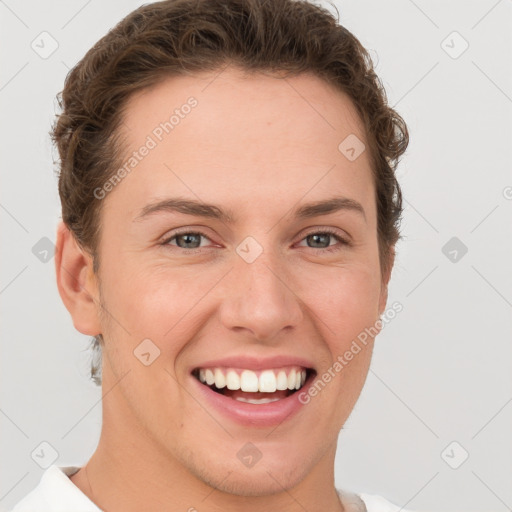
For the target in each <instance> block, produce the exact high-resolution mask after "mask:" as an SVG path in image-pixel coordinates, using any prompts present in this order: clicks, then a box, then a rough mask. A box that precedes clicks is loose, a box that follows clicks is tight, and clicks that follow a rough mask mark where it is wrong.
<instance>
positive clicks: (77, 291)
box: [55, 222, 101, 336]
mask: <svg viewBox="0 0 512 512" xmlns="http://www.w3.org/2000/svg"><path fill="white" fill-rule="evenodd" d="M92 265H93V261H92V257H91V256H90V255H89V254H88V253H87V252H85V251H83V250H82V249H81V248H80V247H79V245H78V244H77V242H76V240H75V237H74V236H73V234H72V233H71V232H70V231H69V229H68V227H67V226H66V225H65V224H64V222H60V223H59V226H58V228H57V242H56V247H55V271H56V274H57V288H58V289H59V294H60V297H61V299H62V302H64V305H65V306H66V309H67V310H68V311H69V313H70V314H71V318H72V319H73V325H74V326H75V329H77V330H78V331H79V332H81V333H82V334H87V335H90V336H96V335H97V334H100V333H101V324H100V321H99V318H100V316H99V312H100V303H99V294H98V289H99V288H98V281H97V277H96V275H95V274H94V272H93V266H92Z"/></svg>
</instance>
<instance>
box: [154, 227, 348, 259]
mask: <svg viewBox="0 0 512 512" xmlns="http://www.w3.org/2000/svg"><path fill="white" fill-rule="evenodd" d="M181 235H199V236H202V237H203V238H206V239H208V240H210V238H209V237H208V236H207V235H205V234H204V233H202V232H201V231H189V230H183V231H178V232H176V233H174V234H173V235H172V236H171V237H169V238H166V239H165V240H164V241H163V242H162V243H161V245H163V246H168V245H170V242H171V241H172V240H174V239H175V238H177V237H178V236H181ZM312 235H331V236H332V237H333V238H335V239H336V240H337V241H338V242H339V245H334V246H332V247H331V246H329V247H325V248H322V247H309V249H312V250H314V251H322V252H329V253H333V252H337V251H340V250H342V249H343V247H344V246H347V247H350V246H351V245H352V244H351V243H350V242H349V241H348V240H346V239H345V238H343V237H341V236H340V235H339V234H338V233H337V232H336V231H335V230H333V229H329V228H325V229H322V230H319V231H311V232H310V233H307V234H306V235H305V236H304V237H303V238H302V239H301V240H300V241H301V242H302V241H303V240H305V239H306V238H307V237H308V236H312ZM173 247H174V246H173ZM175 247H176V248H177V249H182V250H183V251H185V252H187V253H188V254H198V253H201V252H203V250H204V248H195V249H183V248H182V247H178V246H175Z"/></svg>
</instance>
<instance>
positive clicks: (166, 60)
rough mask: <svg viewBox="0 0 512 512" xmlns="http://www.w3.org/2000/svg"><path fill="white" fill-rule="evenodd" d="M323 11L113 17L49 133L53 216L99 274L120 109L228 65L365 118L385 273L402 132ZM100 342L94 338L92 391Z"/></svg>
mask: <svg viewBox="0 0 512 512" xmlns="http://www.w3.org/2000/svg"><path fill="white" fill-rule="evenodd" d="M336 12H337V15H338V19H336V18H335V17H334V16H333V14H331V13H330V12H329V11H328V10H326V9H325V8H323V7H321V6H319V5H316V4H314V3H312V2H309V1H305V0H166V1H162V2H156V3H152V4H147V5H144V6H142V7H140V8H138V9H136V10H135V11H133V12H131V13H130V14H129V15H128V16H126V17H125V18H124V19H122V20H121V21H120V22H119V23H118V24H117V25H116V26H115V27H114V28H112V29H111V30H110V31H109V32H108V33H107V34H106V35H105V36H104V37H103V38H101V39H100V40H99V41H98V42H97V43H96V44H95V45H94V46H93V47H92V48H91V49H90V50H89V51H88V52H87V53H86V55H85V56H84V57H83V58H82V59H81V60H80V61H79V62H78V63H77V64H76V65H75V66H74V67H73V69H72V70H71V71H70V72H69V73H68V75H67V77H66V80H65V84H64V89H63V91H62V92H61V93H59V94H58V95H57V99H58V103H59V107H60V109H61V113H60V115H57V118H56V120H55V123H54V125H53V127H52V132H51V135H52V139H53V142H54V143H55V144H56V146H57V148H58V151H59V157H60V169H59V195H60V199H61V203H62V219H63V222H64V223H65V224H66V225H67V227H68V228H69V229H70V231H71V232H72V233H73V235H74V237H75V239H76V241H77V243H78V244H79V245H80V246H81V247H82V248H83V249H85V250H87V251H88V252H89V253H90V254H91V255H92V257H93V262H94V270H95V271H97V270H98V269H99V259H98V254H97V244H98V240H99V233H100V210H101V204H102V201H101V200H100V199H98V198H97V197H96V196H95V194H94V190H95V189H97V187H101V186H102V185H103V184H104V183H105V181H106V180H108V179H109V178H110V177H112V176H113V174H114V173H115V172H116V169H117V168H118V167H119V165H120V164H121V162H122V160H121V158H122V155H123V150H124V148H123V141H122V139H121V137H120V130H119V128H120V125H121V122H122V115H123V108H124V107H125V106H126V103H127V100H128V98H130V96H131V95H132V94H134V93H135V92H136V91H140V90H142V89H145V88H148V87H151V86H153V85H156V84H158V83H159V82H161V81H163V80H165V79H167V78H169V77H172V76H180V75H186V74H193V73H194V72H202V71H216V70H220V69H222V68H223V67H224V66H226V65H228V64H233V65H235V66H238V67H240V68H241V69H243V70H245V71H248V72H261V73H270V74H274V75H275V76H294V75H295V76H296V75H299V74H300V73H310V74H314V75H316V76H318V77H320V78H322V79H323V80H325V81H326V82H327V83H329V84H331V85H333V86H334V87H335V89H337V90H339V91H342V92H344V93H345V94H347V95H348V96H349V97H350V99H351V101H352V102H353V104H354V105H355V107H356V108H357V111H358V113H359V115H360V116H361V120H362V121H363V124H364V127H365V132H366V137H367V142H368V146H369V155H370V161H371V167H372V174H373V182H374V184H375V190H376V198H377V199H376V201H377V205H376V206H377V231H378V233H377V236H378V245H379V258H380V265H381V272H382V273H383V275H385V274H388V273H389V272H390V271H391V268H390V264H389V261H390V260H389V256H390V254H391V252H392V251H394V246H395V244H396V242H397V241H398V239H399V238H401V236H400V231H399V227H400V221H401V216H402V194H401V190H400V186H399V184H398V181H397V179H396V176H395V170H396V166H397V164H398V161H399V158H400V157H401V155H402V154H403V153H404V152H405V150H406V148H407V146H408V143H409V135H408V130H407V126H406V124H405V122H404V120H403V119H402V118H401V117H400V115H398V113H397V112H395V111H394V110H393V109H392V108H391V107H390V106H388V102H387V97H386V92H385V90H384V87H383V85H382V82H381V81H380V79H379V78H378V76H377V75H376V73H375V71H374V66H373V62H372V59H371V57H370V55H369V53H368V52H367V50H366V49H365V48H364V47H363V46H362V45H361V43H360V42H359V40H358V39H357V38H356V37H355V36H354V35H353V34H352V33H351V32H349V31H348V30H347V29H346V28H344V27H343V26H341V25H340V24H339V13H338V11H337V10H336ZM102 341H103V340H102V337H101V335H98V336H96V337H94V338H93V340H92V343H93V351H96V357H93V361H92V371H91V375H92V377H93V380H94V381H95V382H96V383H97V384H99V383H100V382H101V373H100V371H101V370H100V368H99V363H100V361H101V358H98V354H99V355H100V356H101V344H102Z"/></svg>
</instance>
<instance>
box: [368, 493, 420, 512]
mask: <svg viewBox="0 0 512 512" xmlns="http://www.w3.org/2000/svg"><path fill="white" fill-rule="evenodd" d="M359 497H360V498H361V500H363V502H364V504H365V505H366V510H367V512H415V511H413V510H410V509H405V508H402V507H400V506H398V505H395V504H393V503H391V502H390V501H388V500H387V499H386V498H383V497H382V496H378V495H377V494H364V493H363V494H360V495H359Z"/></svg>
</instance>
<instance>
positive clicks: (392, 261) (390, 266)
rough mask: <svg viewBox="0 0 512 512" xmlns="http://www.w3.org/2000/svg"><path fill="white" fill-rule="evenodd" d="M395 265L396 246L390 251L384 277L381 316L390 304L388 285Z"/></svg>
mask: <svg viewBox="0 0 512 512" xmlns="http://www.w3.org/2000/svg"><path fill="white" fill-rule="evenodd" d="M394 264H395V246H394V245H393V246H392V247H391V248H390V251H389V258H388V266H387V269H388V271H387V272H386V274H385V275H383V276H382V282H381V289H380V299H379V316H380V315H382V313H384V310H385V309H386V304H387V302H388V284H389V280H390V278H391V271H392V270H393V265H394Z"/></svg>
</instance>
